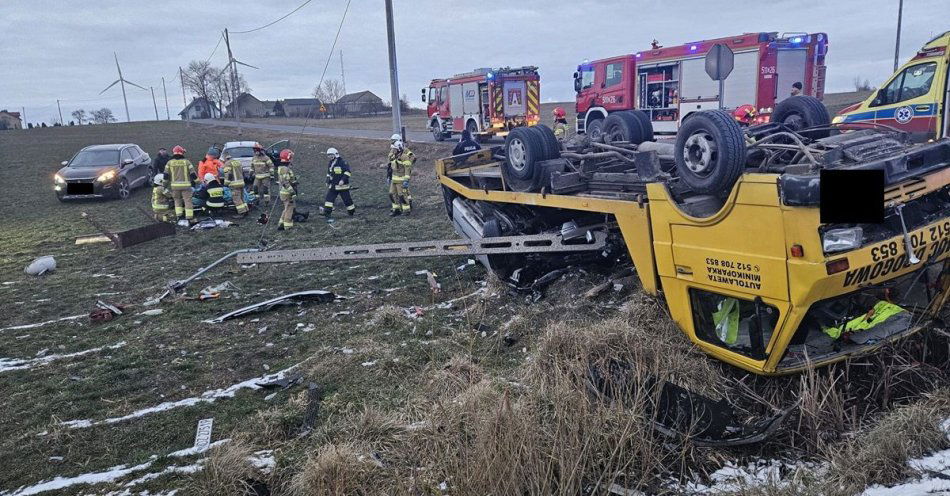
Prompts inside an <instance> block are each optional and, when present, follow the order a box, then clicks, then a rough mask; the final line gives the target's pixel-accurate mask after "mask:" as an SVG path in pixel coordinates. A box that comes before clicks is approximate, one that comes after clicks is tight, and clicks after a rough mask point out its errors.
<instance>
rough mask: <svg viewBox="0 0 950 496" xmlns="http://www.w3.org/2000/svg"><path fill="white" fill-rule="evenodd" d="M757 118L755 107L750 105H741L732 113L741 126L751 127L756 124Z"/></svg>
mask: <svg viewBox="0 0 950 496" xmlns="http://www.w3.org/2000/svg"><path fill="white" fill-rule="evenodd" d="M755 116H756V112H755V107H754V106H752V105H749V104H748V103H747V104H745V105H739V106H738V107H736V109H735V110H733V111H732V117H734V118H735V119H736V122H738V123H739V125H740V126H751V125H752V123H753V122H755Z"/></svg>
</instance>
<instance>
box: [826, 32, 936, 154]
mask: <svg viewBox="0 0 950 496" xmlns="http://www.w3.org/2000/svg"><path fill="white" fill-rule="evenodd" d="M948 61H950V31H947V32H946V33H943V34H941V35H940V36H937V37H936V38H934V39H932V40H930V41H929V42H927V43H926V44H925V45H924V46H923V48H921V49H920V50H919V51H918V52H917V54H916V55H914V57H913V58H911V59H910V61H908V62H907V63H906V64H904V65H903V66H902V67H901V68H900V69H899V70H898V71H897V72H896V73H894V75H893V76H891V78H890V79H889V80H888V81H887V82H886V83H884V84H883V85H882V86H881V88H880V89H879V90H876V91H875V92H874V93H872V94H871V96H869V97H868V98H867V100H865V101H863V102H861V103H858V104H855V105H853V106H851V107H848V108H845V109H844V110H842V111H841V112H840V113H839V114H838V115H837V116H835V118H834V123H835V124H858V123H861V124H877V125H885V126H890V127H893V128H894V129H897V130H899V131H904V132H906V133H908V134H909V135H910V136H911V138H912V139H913V140H914V141H918V142H923V141H927V140H932V139H937V138H943V137H947V136H948V128H950V113H948V110H947V100H948V97H950V84H948Z"/></svg>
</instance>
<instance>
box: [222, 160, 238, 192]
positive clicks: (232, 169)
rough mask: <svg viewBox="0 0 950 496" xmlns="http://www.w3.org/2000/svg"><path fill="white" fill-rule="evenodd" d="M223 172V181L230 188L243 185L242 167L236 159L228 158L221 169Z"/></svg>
mask: <svg viewBox="0 0 950 496" xmlns="http://www.w3.org/2000/svg"><path fill="white" fill-rule="evenodd" d="M221 172H222V173H223V174H224V182H225V183H226V184H227V185H228V186H230V187H232V188H243V187H244V169H242V168H241V162H239V161H238V160H237V159H231V160H228V163H226V164H224V169H222V170H221Z"/></svg>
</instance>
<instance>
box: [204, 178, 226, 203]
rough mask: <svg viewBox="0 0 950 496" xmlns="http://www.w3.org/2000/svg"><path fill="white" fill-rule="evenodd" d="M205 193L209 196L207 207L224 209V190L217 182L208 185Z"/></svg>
mask: <svg viewBox="0 0 950 496" xmlns="http://www.w3.org/2000/svg"><path fill="white" fill-rule="evenodd" d="M205 191H206V192H207V194H208V199H207V200H205V205H206V206H209V207H211V208H222V207H224V188H222V187H221V184H220V183H218V182H217V181H212V182H210V183H208V186H207V189H206V190H205Z"/></svg>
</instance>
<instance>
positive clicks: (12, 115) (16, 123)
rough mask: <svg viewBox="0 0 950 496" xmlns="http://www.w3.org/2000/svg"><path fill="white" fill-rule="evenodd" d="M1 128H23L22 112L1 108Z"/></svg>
mask: <svg viewBox="0 0 950 496" xmlns="http://www.w3.org/2000/svg"><path fill="white" fill-rule="evenodd" d="M0 129H23V120H22V119H20V113H19V112H7V111H6V110H0Z"/></svg>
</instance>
